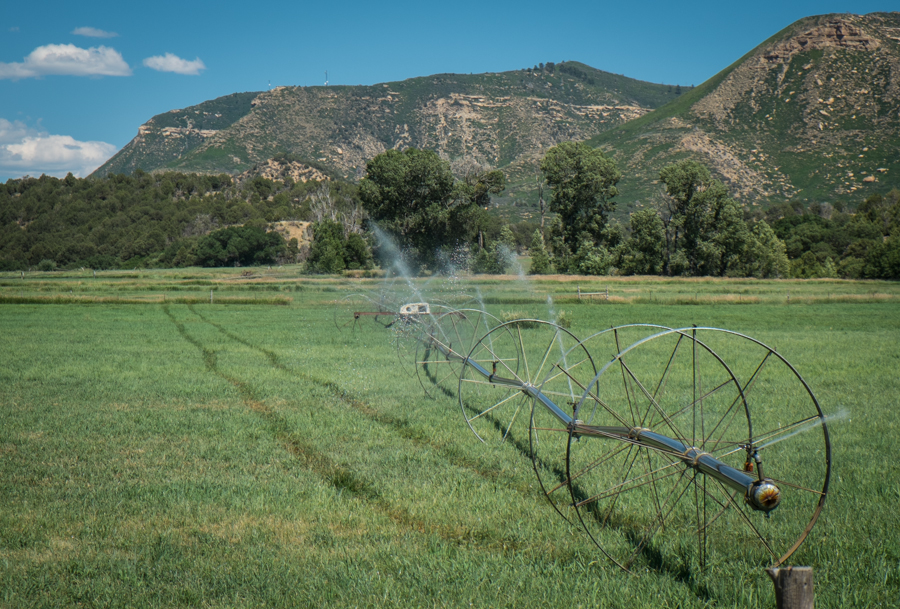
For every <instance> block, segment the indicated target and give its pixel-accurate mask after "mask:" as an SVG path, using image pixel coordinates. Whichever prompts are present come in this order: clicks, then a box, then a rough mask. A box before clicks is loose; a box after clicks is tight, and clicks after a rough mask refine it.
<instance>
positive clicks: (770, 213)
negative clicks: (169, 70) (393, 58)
mask: <svg viewBox="0 0 900 609" xmlns="http://www.w3.org/2000/svg"><path fill="white" fill-rule="evenodd" d="M564 65H565V64H560V65H557V66H556V68H558V69H562V67H563V66H564ZM283 160H291V159H287V158H286V157H285V159H283ZM541 175H542V183H543V184H544V185H546V187H547V188H548V191H549V193H550V202H549V206H548V208H547V210H548V212H549V214H548V219H549V222H548V223H547V225H546V227H544V223H543V222H542V223H541V225H538V224H536V223H534V222H520V223H516V224H504V223H503V222H502V221H501V220H500V219H499V218H498V217H497V216H496V215H494V214H491V213H490V212H489V208H490V206H491V198H492V197H493V196H496V195H499V194H501V193H502V192H503V191H504V189H505V186H506V184H505V178H504V175H503V173H502V172H500V171H497V170H494V169H491V168H490V167H485V166H481V165H479V164H477V163H474V162H471V161H466V160H461V161H455V162H454V163H452V164H451V163H450V162H449V161H446V160H444V159H441V158H440V157H439V156H438V155H437V154H436V153H434V152H432V151H428V150H417V149H413V148H410V149H407V150H404V151H398V150H388V151H387V152H385V153H383V154H380V155H378V156H376V157H375V158H373V159H371V160H370V161H369V162H368V163H367V165H366V171H365V176H364V178H363V179H362V180H361V181H360V183H359V184H351V183H349V182H345V181H340V180H330V181H325V182H307V183H302V182H299V183H294V182H293V181H291V180H290V179H288V180H285V181H273V180H269V179H266V178H262V177H256V178H252V179H247V180H244V181H242V182H237V181H235V180H234V179H233V178H232V177H231V176H228V175H218V176H213V175H195V174H181V173H175V172H165V173H155V174H148V173H144V172H142V171H140V170H138V171H136V172H135V173H134V174H133V175H131V176H126V175H111V176H108V177H106V178H100V179H93V178H91V179H79V178H75V177H73V176H72V175H71V174H70V175H68V176H66V177H65V178H63V179H57V178H52V177H48V176H41V177H40V178H31V177H27V178H22V179H19V180H9V181H7V182H6V183H5V184H0V270H20V269H22V270H25V269H41V270H52V269H56V268H63V269H65V268H79V267H86V268H96V269H101V268H138V267H178V266H190V265H201V266H233V265H243V266H246V265H260V264H273V263H276V262H277V263H285V262H297V261H301V260H305V261H306V268H307V270H308V271H309V272H318V273H339V272H342V271H344V270H347V269H370V268H373V267H374V266H375V265H376V264H380V265H381V267H382V268H388V267H391V266H394V265H397V264H398V263H399V264H402V265H403V267H404V268H405V269H406V270H407V271H409V272H413V273H416V272H421V271H428V272H450V271H451V270H469V271H471V272H475V273H503V272H520V271H521V267H518V266H517V265H518V261H517V255H519V254H523V253H528V254H529V255H530V258H531V265H530V272H532V273H535V274H541V273H553V272H555V273H569V274H587V275H606V274H619V275H666V276H719V277H760V278H763V277H800V278H806V277H846V278H882V279H900V191H897V190H893V191H891V192H889V193H887V194H886V195H881V194H874V195H872V196H870V197H869V198H867V199H866V200H865V201H864V202H863V203H861V204H860V205H859V207H858V208H857V209H855V210H851V209H849V208H847V207H846V206H844V205H843V204H841V203H834V204H833V205H832V204H825V203H813V204H809V205H805V204H801V203H799V202H787V203H779V204H774V205H771V206H770V207H768V208H767V209H763V210H762V211H752V212H751V211H748V208H745V207H742V206H741V205H740V204H739V203H738V202H737V201H736V200H735V199H734V198H732V197H731V196H730V195H729V193H728V191H727V189H726V187H725V186H724V185H723V184H722V183H721V182H720V181H718V180H716V179H715V178H713V177H712V175H711V173H710V171H709V170H708V169H707V168H706V167H705V166H703V165H702V164H700V163H697V162H695V161H690V160H685V161H680V162H677V163H675V164H673V165H670V166H668V167H665V168H664V169H663V170H662V171H661V172H660V174H659V180H660V184H661V192H660V198H659V199H658V201H657V202H656V203H655V204H654V205H652V206H649V207H647V208H645V209H641V210H639V211H636V212H634V213H632V214H631V215H630V217H629V218H628V221H627V222H626V223H624V224H623V223H620V222H619V221H617V220H616V214H615V212H616V197H617V195H618V183H619V181H620V180H621V179H622V173H621V172H620V171H619V169H618V168H617V166H616V164H615V162H614V161H613V160H612V159H611V158H609V157H608V156H606V155H605V154H604V153H603V152H602V151H600V150H597V149H594V148H591V147H590V146H588V145H586V144H583V143H575V142H563V143H561V144H559V145H557V146H555V147H553V148H551V149H550V150H549V151H548V152H547V154H546V155H545V157H544V159H543V160H542V162H541ZM279 220H304V221H309V222H312V227H311V233H312V236H313V241H312V245H311V247H309V248H308V249H307V248H305V247H303V248H302V247H301V245H300V244H299V243H298V242H297V241H296V240H295V239H294V240H291V241H290V242H286V241H285V240H284V238H282V237H281V236H280V235H279V234H277V233H274V232H266V226H267V225H268V223H270V222H275V221H279ZM542 227H543V228H542Z"/></svg>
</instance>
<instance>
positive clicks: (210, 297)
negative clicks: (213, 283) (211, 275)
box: [209, 290, 212, 304]
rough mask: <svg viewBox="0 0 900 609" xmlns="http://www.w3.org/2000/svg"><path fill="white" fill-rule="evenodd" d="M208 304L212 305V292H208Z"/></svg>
mask: <svg viewBox="0 0 900 609" xmlns="http://www.w3.org/2000/svg"><path fill="white" fill-rule="evenodd" d="M209 304H212V290H210V291H209Z"/></svg>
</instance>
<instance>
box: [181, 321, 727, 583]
mask: <svg viewBox="0 0 900 609" xmlns="http://www.w3.org/2000/svg"><path fill="white" fill-rule="evenodd" d="M188 309H189V310H190V311H191V312H192V313H194V314H195V315H196V316H197V317H199V318H200V319H201V320H202V321H203V322H205V323H207V324H209V325H210V326H212V327H214V328H216V330H218V331H219V332H221V333H222V334H223V335H224V336H226V337H228V338H229V339H231V340H233V341H235V342H237V343H239V344H241V345H244V346H245V347H248V348H250V349H253V350H255V351H257V352H259V353H261V354H263V355H264V356H265V357H266V359H268V360H269V363H270V364H271V365H272V366H273V367H274V368H276V369H278V370H281V371H283V372H287V373H290V374H292V375H294V376H296V377H298V378H301V379H303V380H305V381H308V382H310V383H313V384H315V385H318V386H319V387H322V388H324V389H327V390H329V391H330V392H332V394H333V395H334V396H335V397H336V398H338V399H339V400H340V401H341V402H343V403H345V404H347V405H348V406H350V407H351V408H353V409H354V410H356V411H357V412H359V413H360V414H362V415H363V416H365V417H367V418H369V419H370V420H372V421H374V422H376V423H379V424H381V425H384V426H386V427H388V428H390V429H391V430H393V431H394V432H395V433H397V434H398V435H399V436H400V437H402V438H404V439H405V440H409V441H410V442H412V443H413V444H414V445H416V446H419V447H427V448H430V449H432V450H434V451H435V452H436V453H437V454H439V455H440V456H441V457H443V458H444V459H446V460H447V461H448V462H449V463H450V464H451V465H453V466H455V467H458V468H460V469H463V470H466V471H470V472H473V473H474V474H476V475H478V476H480V477H482V478H484V479H485V480H487V481H489V482H498V481H502V482H503V483H504V484H506V485H507V486H508V487H509V488H511V489H513V490H515V491H517V492H519V493H520V494H521V495H522V496H527V497H531V498H533V499H534V500H535V505H536V506H539V508H540V509H546V508H547V507H549V506H548V501H547V499H546V498H545V497H543V496H542V495H536V494H535V491H534V488H532V487H528V486H523V485H520V484H511V483H512V482H513V481H512V480H510V479H508V478H507V479H505V480H504V479H503V478H504V477H503V476H502V475H501V474H500V473H498V472H494V471H487V470H483V469H481V468H479V467H478V466H477V464H475V463H474V462H472V461H471V460H470V459H466V458H465V457H463V456H462V455H460V454H459V453H457V452H456V451H454V450H453V449H452V448H450V447H448V446H447V445H446V444H439V443H435V442H434V441H433V440H432V439H431V438H430V437H429V436H428V435H426V434H425V432H424V431H420V430H418V429H416V428H414V427H412V426H411V425H410V424H409V422H408V421H407V420H405V419H399V418H396V417H392V416H390V415H387V414H385V413H382V412H380V411H378V410H377V409H375V408H373V407H372V406H370V405H369V404H367V403H366V402H365V401H364V400H362V399H360V398H358V397H356V396H354V395H353V394H352V392H350V391H348V390H346V389H344V388H343V387H341V386H340V385H338V384H337V383H335V382H334V381H330V380H325V379H321V378H318V377H315V376H313V375H311V374H309V373H307V372H304V371H301V370H296V369H293V368H291V367H290V366H287V365H285V364H283V363H282V362H281V361H280V360H279V358H278V354H277V353H275V352H274V351H272V350H270V349H266V348H265V347H261V346H259V345H256V344H253V343H252V342H250V341H248V340H246V339H245V338H243V337H241V336H239V335H237V334H235V333H234V332H232V331H230V330H228V329H227V328H225V327H224V326H222V325H221V324H218V323H216V322H214V321H212V320H210V319H208V318H207V317H205V316H204V315H203V314H202V313H200V312H199V311H197V310H196V309H195V308H194V305H188ZM520 452H522V450H521V447H520ZM523 454H524V453H523ZM326 459H327V457H326ZM348 474H350V476H351V479H353V478H352V472H349V470H348ZM366 488H371V487H370V486H368V485H367V486H366ZM348 490H352V489H348ZM373 492H374V489H373ZM376 494H377V493H376ZM578 495H579V496H582V495H583V492H579V493H578ZM584 497H585V498H586V496H584ZM379 499H380V498H379ZM551 509H552V508H551ZM548 517H558V516H557V515H556V514H553V515H550V514H549V513H548ZM416 522H418V524H420V525H421V526H423V527H428V526H429V525H425V524H424V523H421V522H419V521H416ZM413 528H415V527H413ZM430 528H432V529H434V528H436V527H434V525H430ZM441 528H443V529H446V528H445V527H441ZM575 528H578V529H580V527H577V526H576V527H575ZM417 530H419V531H420V532H425V530H423V529H421V528H418V529H417ZM439 535H440V536H441V537H442V538H444V539H446V540H449V541H452V542H454V543H462V542H466V541H478V542H479V543H483V542H485V541H487V542H488V543H489V544H492V545H494V546H495V549H496V547H501V548H502V551H503V552H504V553H508V552H513V551H516V550H517V549H518V547H519V545H520V544H519V543H518V542H517V541H515V540H511V539H508V538H505V537H500V536H497V535H493V534H490V533H485V534H484V535H481V534H478V533H477V532H476V531H472V530H471V529H469V530H468V531H467V534H466V535H464V536H460V535H458V534H451V535H447V534H439ZM489 548H490V546H485V549H489ZM643 554H644V555H645V556H646V558H647V561H648V566H650V568H652V569H654V570H657V571H661V572H665V573H670V574H671V575H673V576H674V577H675V579H676V580H678V581H681V582H685V583H691V584H692V582H693V581H694V580H693V577H692V576H691V574H690V573H689V572H686V571H685V569H684V568H683V566H678V565H671V564H668V563H667V561H666V560H665V558H664V557H663V555H662V554H660V553H659V552H658V551H657V550H655V549H654V548H645V549H644V551H643ZM542 556H544V557H545V558H546V559H548V560H554V561H559V562H560V563H563V562H568V561H569V560H572V556H573V554H572V553H571V552H566V551H564V550H563V551H558V550H557V549H556V546H552V549H551V550H550V551H547V552H545V553H544V554H542ZM692 585H693V584H692ZM695 592H697V593H698V594H699V595H700V596H701V597H704V598H710V596H709V594H708V592H707V591H703V590H699V589H697V590H695Z"/></svg>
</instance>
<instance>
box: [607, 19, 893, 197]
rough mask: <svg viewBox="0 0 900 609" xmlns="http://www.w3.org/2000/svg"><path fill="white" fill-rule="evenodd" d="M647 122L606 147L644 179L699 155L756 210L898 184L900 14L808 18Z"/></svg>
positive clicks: (610, 138)
mask: <svg viewBox="0 0 900 609" xmlns="http://www.w3.org/2000/svg"><path fill="white" fill-rule="evenodd" d="M679 104H680V106H679V107H675V106H678V105H679ZM643 122H644V124H643V125H642V126H641V128H640V129H634V130H632V131H631V132H629V133H628V135H627V137H623V136H622V135H621V134H618V133H615V132H611V133H609V134H608V135H606V136H601V137H600V138H598V140H597V142H596V143H598V144H602V145H604V146H606V147H608V148H609V149H610V150H611V151H612V152H613V153H614V154H617V155H618V158H619V159H620V162H622V163H623V164H625V165H626V167H627V168H626V172H627V171H628V169H633V170H634V172H636V173H638V174H639V175H640V176H641V180H636V182H639V181H643V183H646V184H652V182H653V180H654V179H655V178H656V177H657V176H658V173H659V169H660V168H661V167H662V166H664V165H665V164H668V163H670V162H672V161H673V160H675V159H677V158H681V157H683V156H690V157H694V158H697V159H698V160H700V161H702V162H705V163H707V164H708V165H710V166H711V167H712V168H713V169H714V171H715V172H716V173H717V174H718V175H719V176H720V177H721V178H722V179H723V180H724V181H726V182H727V183H728V184H729V185H730V187H731V190H732V192H734V193H735V194H736V195H738V196H739V197H741V198H742V199H743V200H744V201H746V202H748V203H751V204H752V203H754V202H759V201H763V200H772V199H775V200H784V199H792V198H798V199H810V200H820V199H824V200H834V199H840V198H843V199H844V200H853V199H859V198H861V197H863V196H866V195H867V193H871V192H875V191H876V190H877V191H878V192H881V191H885V190H888V189H890V188H891V187H893V186H897V185H900V150H898V143H900V13H875V14H871V15H864V16H860V15H846V14H842V15H824V16H819V17H810V18H807V19H803V20H801V21H799V22H797V23H795V24H794V25H792V26H791V27H789V28H787V29H786V30H784V31H782V32H780V33H779V34H777V35H776V36H774V37H773V38H772V39H770V40H769V41H767V42H765V43H763V44H762V45H760V46H759V47H757V48H756V49H754V50H753V51H752V52H751V53H749V54H748V55H747V56H745V57H744V58H743V59H742V60H741V61H739V62H738V63H736V64H735V65H733V66H731V67H730V68H728V69H727V70H725V71H724V72H722V73H720V74H719V75H717V76H716V77H714V78H713V79H711V80H710V81H708V82H707V83H704V84H703V85H702V86H701V87H698V88H697V89H696V90H695V91H692V92H690V93H688V94H687V95H685V96H684V98H683V99H680V100H678V101H676V102H675V103H674V104H672V105H670V106H669V107H664V108H662V109H660V110H659V111H657V112H654V113H652V114H650V115H648V116H647V117H646V118H645V119H644V121H643ZM636 185H637V184H636ZM657 191H658V188H657ZM652 196H653V189H652V188H643V191H642V192H640V193H638V194H637V195H634V196H633V198H634V199H636V200H638V201H639V202H640V203H643V204H646V203H647V202H649V200H650V199H651V198H652Z"/></svg>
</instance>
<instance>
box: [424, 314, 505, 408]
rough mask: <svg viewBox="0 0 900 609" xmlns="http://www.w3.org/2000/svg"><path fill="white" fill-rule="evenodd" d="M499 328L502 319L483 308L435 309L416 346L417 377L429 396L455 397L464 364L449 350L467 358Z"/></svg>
mask: <svg viewBox="0 0 900 609" xmlns="http://www.w3.org/2000/svg"><path fill="white" fill-rule="evenodd" d="M433 309H434V307H433ZM498 325H500V320H498V319H497V318H496V317H494V316H493V315H491V314H490V313H487V312H485V311H481V310H479V309H451V308H449V307H443V306H441V307H439V308H438V309H437V311H435V310H432V315H431V320H430V323H429V324H427V325H426V326H425V327H423V329H422V332H421V333H420V335H419V340H418V344H417V346H416V376H417V377H418V379H419V384H421V385H422V389H423V390H424V391H425V394H426V395H428V396H429V397H432V398H439V397H441V396H446V397H453V398H455V397H456V391H457V390H458V388H459V377H460V374H461V373H462V367H463V363H462V361H461V360H460V359H456V358H448V357H447V356H446V355H445V351H446V350H448V349H452V350H453V352H454V353H457V354H460V355H462V356H463V357H465V355H466V354H468V353H469V352H470V351H471V350H472V348H473V347H474V346H475V343H476V342H477V341H478V339H479V338H480V337H481V336H483V335H484V334H485V333H487V332H490V331H491V329H493V328H495V327H496V326H498ZM439 347H440V348H439ZM442 349H443V350H442Z"/></svg>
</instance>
